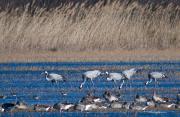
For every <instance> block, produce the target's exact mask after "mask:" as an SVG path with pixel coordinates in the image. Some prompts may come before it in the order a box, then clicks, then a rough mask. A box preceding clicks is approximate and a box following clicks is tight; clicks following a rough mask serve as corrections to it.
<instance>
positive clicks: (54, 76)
mask: <svg viewBox="0 0 180 117" xmlns="http://www.w3.org/2000/svg"><path fill="white" fill-rule="evenodd" d="M42 74H45V77H46V80H47V81H50V82H52V83H54V82H55V83H57V82H61V81H66V79H65V77H64V76H63V75H59V74H55V73H48V72H47V71H45V72H44V73H42Z"/></svg>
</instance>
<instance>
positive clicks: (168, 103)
mask: <svg viewBox="0 0 180 117" xmlns="http://www.w3.org/2000/svg"><path fill="white" fill-rule="evenodd" d="M138 72H142V68H131V69H128V70H124V71H122V72H119V73H117V72H107V71H106V72H102V71H100V70H92V71H86V72H84V73H83V74H82V80H83V81H82V83H81V84H80V86H79V88H80V89H82V88H83V86H84V85H85V83H86V82H87V81H90V82H91V83H92V85H93V86H94V85H95V83H94V82H93V81H94V79H96V78H98V77H100V76H102V77H103V78H106V79H107V81H112V82H114V84H115V85H118V83H119V82H120V84H119V85H118V88H119V89H121V88H122V87H123V85H124V83H125V82H126V81H128V80H131V78H132V77H133V76H134V75H135V74H137V73H138ZM42 74H44V75H45V78H46V80H47V81H49V82H52V83H57V82H64V81H68V80H67V78H66V77H65V76H63V75H60V74H56V73H48V72H47V71H45V72H43V73H42ZM147 77H148V80H147V81H146V82H145V85H148V84H150V83H151V82H152V81H155V83H156V84H157V81H158V80H160V79H161V80H163V79H166V78H168V77H167V76H166V75H165V74H164V73H163V72H157V71H154V72H150V73H148V74H147ZM37 100H38V98H37ZM173 101H174V102H173ZM151 108H152V109H157V108H165V109H175V108H176V109H180V94H178V95H177V99H170V98H167V97H160V96H158V95H156V93H155V92H154V95H153V96H152V97H149V96H148V97H146V96H141V95H138V94H137V95H136V96H135V99H134V101H132V102H128V101H125V100H122V98H121V94H118V95H115V94H113V93H112V92H111V91H108V90H106V91H105V92H104V93H103V97H96V96H93V95H92V94H88V95H86V96H85V97H83V98H82V99H81V100H80V101H79V102H76V103H62V102H58V103H55V104H54V105H53V106H52V105H43V104H35V105H32V106H31V105H27V104H26V103H23V102H21V101H17V102H16V103H4V104H2V105H1V106H0V112H4V111H5V112H7V111H16V109H19V110H26V111H37V112H39V111H55V110H59V111H69V110H72V111H92V110H96V111H98V110H100V111H106V110H108V109H110V110H111V109H124V110H135V111H144V110H149V109H150V110H151Z"/></svg>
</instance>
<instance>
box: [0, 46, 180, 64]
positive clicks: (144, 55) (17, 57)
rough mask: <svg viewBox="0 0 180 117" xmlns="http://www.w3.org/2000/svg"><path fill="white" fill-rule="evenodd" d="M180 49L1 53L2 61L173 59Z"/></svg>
mask: <svg viewBox="0 0 180 117" xmlns="http://www.w3.org/2000/svg"><path fill="white" fill-rule="evenodd" d="M173 60H180V50H178V49H171V50H134V51H132V50H131V51H126V50H115V51H89V52H64V51H62V52H61V51H57V52H49V51H48V52H47V51H42V52H14V53H7V52H3V53H2V52H1V53H0V62H1V63H2V62H69V61H71V62H75V61H77V62H78V61H173Z"/></svg>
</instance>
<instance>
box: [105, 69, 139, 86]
mask: <svg viewBox="0 0 180 117" xmlns="http://www.w3.org/2000/svg"><path fill="white" fill-rule="evenodd" d="M139 70H140V69H136V68H131V69H128V70H124V71H123V72H122V73H108V72H106V74H107V76H108V77H107V80H108V81H114V83H115V84H117V83H116V81H122V83H121V85H120V86H119V89H121V88H122V87H123V85H124V83H125V81H126V80H130V79H131V77H132V76H133V75H134V74H136V73H137V72H138V71H139Z"/></svg>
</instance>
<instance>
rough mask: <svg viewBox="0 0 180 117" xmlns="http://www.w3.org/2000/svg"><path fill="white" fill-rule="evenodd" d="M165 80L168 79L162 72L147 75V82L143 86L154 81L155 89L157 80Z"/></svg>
mask: <svg viewBox="0 0 180 117" xmlns="http://www.w3.org/2000/svg"><path fill="white" fill-rule="evenodd" d="M166 78H168V77H167V76H166V75H165V74H164V73H162V72H151V73H149V74H148V79H149V80H148V81H147V82H146V83H145V85H148V84H149V83H151V82H152V81H153V80H154V81H155V87H156V85H157V80H160V79H166Z"/></svg>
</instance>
